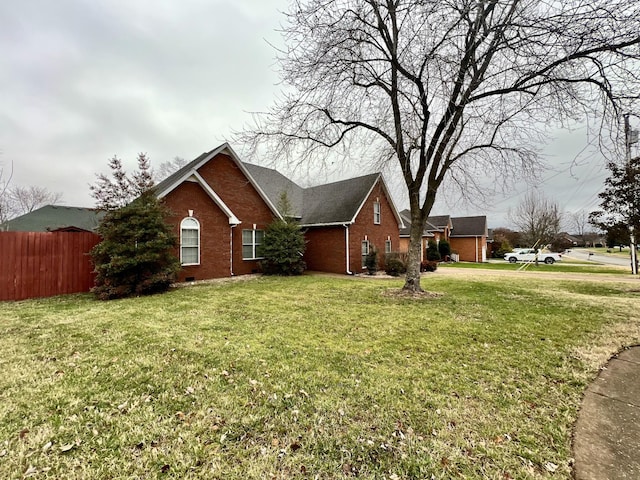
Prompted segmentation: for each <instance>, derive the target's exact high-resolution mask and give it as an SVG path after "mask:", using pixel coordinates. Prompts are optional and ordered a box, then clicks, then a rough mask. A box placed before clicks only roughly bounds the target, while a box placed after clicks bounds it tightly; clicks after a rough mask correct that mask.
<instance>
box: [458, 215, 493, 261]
mask: <svg viewBox="0 0 640 480" xmlns="http://www.w3.org/2000/svg"><path fill="white" fill-rule="evenodd" d="M451 223H452V225H453V226H452V229H451V235H450V236H449V244H450V245H451V251H456V252H457V253H458V257H459V260H460V261H461V262H476V263H481V262H486V261H487V244H488V236H489V233H488V230H487V217H485V216H484V215H483V216H474V217H452V218H451Z"/></svg>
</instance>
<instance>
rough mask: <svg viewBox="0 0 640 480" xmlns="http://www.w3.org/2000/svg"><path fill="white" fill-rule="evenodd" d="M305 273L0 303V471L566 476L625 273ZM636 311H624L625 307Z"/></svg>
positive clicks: (608, 346)
mask: <svg viewBox="0 0 640 480" xmlns="http://www.w3.org/2000/svg"><path fill="white" fill-rule="evenodd" d="M401 285H402V282H401V281H400V280H369V279H368V280H357V279H348V278H345V279H339V278H329V277H318V276H304V277H300V278H260V279H254V280H249V281H241V282H231V283H223V284H213V285H200V286H194V287H189V288H183V289H179V290H175V291H172V292H170V293H168V294H165V295H161V296H153V297H146V298H137V299H127V300H118V301H112V302H107V303H102V302H97V301H95V300H93V298H92V297H90V296H88V295H74V296H66V297H57V298H52V299H45V300H37V301H25V302H17V303H1V304H0V347H1V348H2V352H3V353H2V356H1V357H0V371H1V372H2V376H1V377H0V419H1V422H0V478H7V479H21V478H24V477H31V476H33V478H37V479H41V478H47V479H49V478H50V479H54V478H56V479H58V478H65V479H66V478H87V479H89V478H90V479H94V478H117V479H124V478H129V479H139V478H149V479H154V478H192V479H200V478H205V479H208V478H212V479H214V478H215V479H217V478H219V479H243V478H256V479H257V478H265V479H271V478H278V479H288V478H321V479H332V478H347V477H349V476H358V478H371V479H372V478H376V479H383V478H385V479H405V478H415V479H423V478H436V479H449V478H466V479H487V478H489V479H501V480H504V479H527V478H564V479H569V478H570V474H571V473H570V472H571V467H570V458H571V450H570V443H571V429H572V425H573V422H574V420H575V418H576V414H577V409H578V407H579V404H580V401H581V396H582V393H583V391H584V389H585V387H586V385H587V384H588V383H589V382H590V381H591V380H592V379H593V378H594V377H595V375H596V374H597V369H598V366H599V365H600V364H601V363H602V362H604V361H605V360H606V359H607V358H608V356H609V355H611V354H612V353H614V352H615V351H616V350H618V349H619V348H621V346H622V345H629V344H633V343H637V342H639V341H640V338H639V333H638V332H640V328H639V326H640V318H639V316H638V315H639V314H638V313H637V312H638V311H639V310H640V309H638V308H637V307H638V304H639V302H640V293H639V291H640V290H639V289H638V288H637V287H636V286H635V285H633V284H630V283H626V284H625V283H607V284H606V285H602V284H598V283H597V282H593V283H592V282H576V281H555V280H554V281H550V280H548V279H545V280H544V281H543V280H541V279H540V280H536V279H532V278H531V276H527V278H526V279H525V278H523V279H514V278H512V277H510V278H508V279H499V278H490V279H480V280H478V281H473V280H461V279H459V278H453V277H452V278H447V277H439V278H438V277H437V276H426V277H425V278H424V280H423V286H425V287H426V288H428V289H429V290H430V291H433V292H437V293H439V294H440V296H437V297H435V298H425V299H420V300H416V299H410V298H396V297H393V296H388V295H385V293H388V291H389V290H390V289H393V288H398V287H400V286H401ZM630 312H631V313H630Z"/></svg>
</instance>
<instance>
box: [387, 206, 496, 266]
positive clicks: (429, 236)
mask: <svg viewBox="0 0 640 480" xmlns="http://www.w3.org/2000/svg"><path fill="white" fill-rule="evenodd" d="M400 215H401V216H402V218H403V220H404V224H405V227H404V228H403V229H401V231H400V251H403V252H407V251H408V250H409V236H410V228H411V214H410V212H409V210H403V211H402V212H400ZM487 238H488V231H487V217H485V216H475V217H451V216H449V215H436V216H430V217H428V218H427V223H426V225H425V229H424V231H423V233H422V246H421V249H420V255H421V258H420V259H421V260H424V258H425V256H426V253H425V252H426V249H427V246H428V242H429V241H434V242H436V243H439V242H440V241H441V240H446V241H448V242H449V244H450V246H451V251H452V252H456V254H457V255H458V257H457V258H458V260H459V261H462V262H485V261H486V259H487V241H488V240H487Z"/></svg>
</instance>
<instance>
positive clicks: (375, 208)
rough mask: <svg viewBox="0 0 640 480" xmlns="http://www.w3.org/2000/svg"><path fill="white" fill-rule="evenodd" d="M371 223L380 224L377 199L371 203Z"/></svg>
mask: <svg viewBox="0 0 640 480" xmlns="http://www.w3.org/2000/svg"><path fill="white" fill-rule="evenodd" d="M373 223H375V224H376V225H380V202H378V201H376V202H374V204H373Z"/></svg>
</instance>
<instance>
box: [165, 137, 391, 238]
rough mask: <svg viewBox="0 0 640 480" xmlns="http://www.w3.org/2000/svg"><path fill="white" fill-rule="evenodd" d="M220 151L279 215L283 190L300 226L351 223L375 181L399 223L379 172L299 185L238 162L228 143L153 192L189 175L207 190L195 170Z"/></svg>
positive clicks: (208, 153)
mask: <svg viewBox="0 0 640 480" xmlns="http://www.w3.org/2000/svg"><path fill="white" fill-rule="evenodd" d="M219 153H225V154H227V155H230V156H231V157H232V158H233V159H234V160H235V161H236V163H237V164H238V166H239V167H240V168H241V169H242V170H243V171H244V173H245V175H246V176H247V178H249V180H250V181H251V182H252V184H253V185H254V187H255V188H256V190H257V191H258V193H259V194H260V195H261V196H262V198H263V199H264V200H265V202H266V203H267V204H268V205H269V206H270V208H271V209H272V210H273V211H274V213H276V214H278V215H281V212H278V211H277V205H278V203H279V201H280V197H281V195H282V192H286V194H287V197H288V199H289V202H290V204H291V207H292V210H293V212H291V214H292V216H293V217H295V218H297V219H298V220H299V221H300V224H301V225H303V226H307V227H309V226H319V225H339V224H348V223H352V222H354V221H355V218H356V216H357V214H358V212H359V211H360V209H361V208H362V205H363V203H364V201H365V200H366V199H367V197H368V196H369V193H370V192H371V191H372V190H373V188H374V186H375V185H376V183H377V182H378V181H380V182H382V187H383V189H384V190H385V193H386V195H387V197H388V199H389V202H390V203H391V205H392V208H393V210H394V213H395V215H396V218H397V220H398V224H399V225H402V219H401V217H400V215H399V214H398V213H397V210H396V209H395V206H393V202H392V200H391V196H390V195H389V192H388V190H387V188H386V185H385V184H384V180H383V179H382V175H381V174H380V173H373V174H370V175H364V176H360V177H356V178H350V179H348V180H342V181H339V182H333V183H327V184H324V185H318V186H315V187H309V188H302V187H300V186H299V185H297V184H296V183H295V182H293V181H291V180H290V179H288V178H287V177H285V176H284V175H282V174H281V173H280V172H278V171H277V170H274V169H272V168H266V167H262V166H259V165H254V164H251V163H244V162H241V161H240V160H239V158H238V156H237V155H236V154H235V152H233V150H232V149H231V147H230V146H229V145H228V144H227V143H225V144H223V145H221V146H219V147H217V148H215V149H213V150H211V151H210V152H205V153H203V154H202V155H200V156H199V157H198V158H196V159H194V160H193V161H191V162H189V163H188V164H187V165H185V166H184V167H182V168H181V169H180V170H178V171H176V172H175V173H173V174H172V175H170V176H169V177H167V178H166V179H164V180H163V181H161V182H160V183H158V185H156V187H155V190H156V192H157V193H158V194H159V195H160V196H164V195H166V194H167V193H169V192H170V191H171V190H173V189H174V188H176V187H177V186H178V185H179V184H180V183H182V182H183V181H185V180H187V179H188V178H192V179H195V180H196V181H199V182H200V183H201V185H202V187H203V188H205V189H206V187H207V186H206V185H204V184H203V180H202V179H201V178H198V175H197V170H198V169H199V168H200V167H201V166H202V165H204V164H205V163H206V162H208V161H209V160H211V159H212V158H213V157H215V156H216V155H218V154H219ZM208 193H209V195H210V196H211V197H212V198H213V199H214V201H216V203H218V205H220V207H221V208H223V209H224V208H227V207H226V205H224V203H223V202H222V201H221V199H220V198H219V197H217V195H215V192H213V191H210V192H208ZM228 213H230V212H228ZM230 219H231V216H230Z"/></svg>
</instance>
